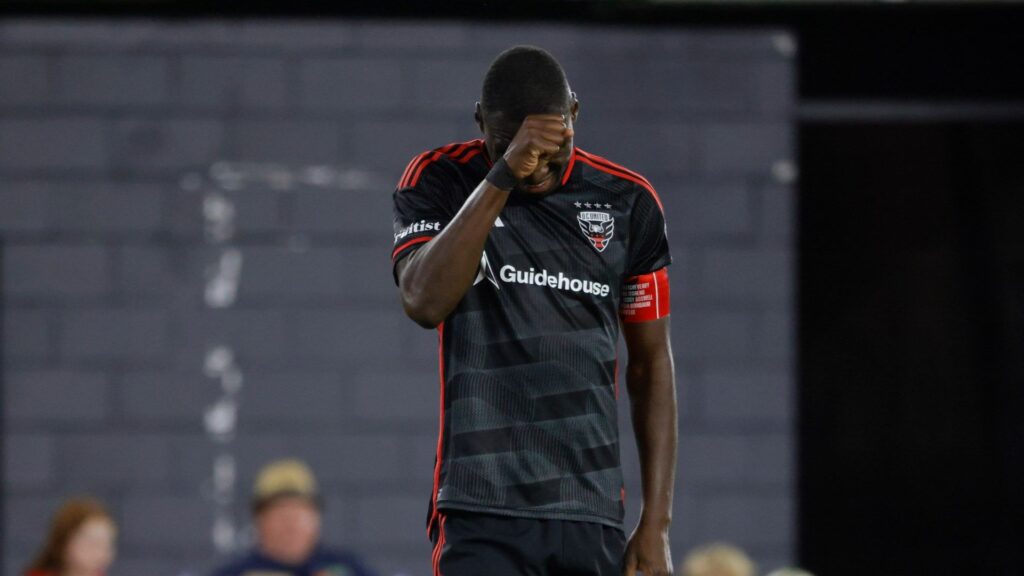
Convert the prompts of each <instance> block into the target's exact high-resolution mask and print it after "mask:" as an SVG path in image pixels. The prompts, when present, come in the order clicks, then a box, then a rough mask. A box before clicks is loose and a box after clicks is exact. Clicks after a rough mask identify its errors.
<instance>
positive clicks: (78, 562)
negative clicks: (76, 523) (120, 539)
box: [64, 518, 116, 576]
mask: <svg viewBox="0 0 1024 576" xmlns="http://www.w3.org/2000/svg"><path fill="white" fill-rule="evenodd" d="M115 532H116V531H115V529H114V525H113V524H112V523H111V522H110V520H107V519H106V518H91V519H89V520H86V521H85V523H83V524H82V526H81V527H80V528H79V529H78V531H77V532H75V534H74V536H72V537H71V539H70V540H68V547H67V550H66V551H65V555H64V559H65V564H66V566H67V572H68V573H69V574H74V575H75V576H98V575H100V574H103V573H104V572H106V570H107V568H109V567H110V564H111V562H113V561H114V538H115V536H116V533H115Z"/></svg>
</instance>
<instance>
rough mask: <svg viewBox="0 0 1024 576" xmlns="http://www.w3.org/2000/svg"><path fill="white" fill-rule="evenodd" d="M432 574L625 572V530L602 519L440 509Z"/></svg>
mask: <svg viewBox="0 0 1024 576" xmlns="http://www.w3.org/2000/svg"><path fill="white" fill-rule="evenodd" d="M439 514H440V522H439V524H438V526H439V528H440V529H438V530H434V531H433V536H432V538H431V541H432V542H433V543H434V547H433V557H432V560H431V561H432V569H433V572H431V574H432V575H433V576H549V575H558V576H621V574H622V564H623V561H622V560H623V554H624V553H625V551H626V535H625V534H624V533H623V532H622V530H620V529H619V528H614V527H612V526H608V525H605V524H600V523H598V522H580V521H576V520H548V519H544V518H519V517H515V516H500V515H497V514H484V513H480V512H468V511H464V510H439Z"/></svg>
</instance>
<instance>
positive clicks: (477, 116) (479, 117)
mask: <svg viewBox="0 0 1024 576" xmlns="http://www.w3.org/2000/svg"><path fill="white" fill-rule="evenodd" d="M481 110H482V109H481V108H480V103H479V102H477V103H476V111H475V112H473V119H474V120H476V125H477V127H478V128H480V133H481V134H483V133H484V115H483V113H482V112H481Z"/></svg>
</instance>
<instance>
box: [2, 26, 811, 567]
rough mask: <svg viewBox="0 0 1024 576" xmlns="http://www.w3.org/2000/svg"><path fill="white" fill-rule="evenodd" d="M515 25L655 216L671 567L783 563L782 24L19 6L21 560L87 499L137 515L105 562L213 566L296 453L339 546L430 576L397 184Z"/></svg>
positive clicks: (787, 198) (427, 355) (11, 409)
mask: <svg viewBox="0 0 1024 576" xmlns="http://www.w3.org/2000/svg"><path fill="white" fill-rule="evenodd" d="M517 43H534V44H537V45H540V46H542V47H544V48H547V49H549V50H550V51H552V52H553V53H554V54H555V56H556V57H558V58H559V59H560V60H561V62H562V63H563V65H564V66H565V68H566V70H567V73H568V76H569V79H570V82H571V83H572V85H573V88H574V90H575V91H576V92H577V93H578V94H579V97H580V100H581V104H582V111H581V116H580V121H579V124H578V137H577V143H578V145H579V146H581V147H582V148H584V149H587V150H589V151H592V152H595V153H598V154H601V155H603V156H606V157H608V158H609V159H611V160H613V161H616V162H619V163H622V164H625V165H626V166H628V167H630V168H633V169H635V170H637V171H639V172H641V173H643V174H645V175H646V176H647V177H648V178H649V179H650V180H651V181H652V182H653V183H654V185H655V187H656V188H658V190H659V193H660V195H661V197H662V198H663V200H664V203H665V206H666V211H667V216H668V223H669V238H670V240H671V243H672V250H673V253H674V257H675V263H674V265H673V266H672V267H671V275H672V286H673V291H674V302H673V308H674V310H673V311H674V313H673V340H674V344H675V353H676V367H677V375H678V376H677V378H678V386H679V390H680V392H681V410H680V422H681V423H680V427H681V431H682V435H681V443H680V472H679V484H678V487H677V499H676V509H675V519H676V522H675V527H674V531H673V548H674V552H675V554H676V556H677V558H681V557H682V555H683V552H684V551H685V550H686V549H687V548H689V547H690V546H691V545H693V544H696V543H700V542H704V541H707V540H711V539H725V540H729V541H732V542H736V543H738V544H740V545H742V546H744V547H745V548H746V549H747V550H748V551H749V552H750V553H751V555H752V556H753V557H754V558H755V560H757V561H758V562H759V563H760V564H762V565H763V566H765V567H766V568H767V567H771V566H774V565H778V564H781V563H784V562H787V561H789V560H790V559H792V558H793V556H794V552H795V550H794V547H795V541H794V531H795V526H794V523H795V514H796V509H795V469H794V458H795V456H794V446H795V439H794V437H793V430H794V426H795V422H794V413H795V408H794V397H795V391H794V381H795V378H794V365H793V359H794V350H795V345H794V342H793V325H794V304H793V302H794V296H793V286H794V281H793V272H794V271H793V267H794V257H793V243H794V236H793V229H794V219H793V214H794V191H793V182H794V180H795V177H796V167H795V165H794V137H793V133H794V119H793V112H794V99H795V97H794V85H795V66H794V58H795V56H796V54H797V49H798V47H797V45H796V41H795V39H794V37H793V36H791V35H790V34H789V33H788V32H786V31H785V30H784V29H779V28H765V27H756V28H745V29H736V30H729V29H718V30H694V29H685V28H658V29H630V28H623V27H609V26H597V25H584V26H574V25H569V24H529V25H527V24H521V25H500V24H497V23H473V24H469V23H459V22H433V23H423V24H418V23H412V22H391V21H386V20H369V21H368V20H359V21H345V20H338V21H331V22H316V23H314V22H311V21H278V22H274V21H270V20H217V19H198V20H179V21H173V20H167V21H150V20H144V19H140V20H117V21H113V20H81V19H51V20H33V19H27V18H21V19H8V20H5V21H3V22H2V23H0V82H2V89H0V242H2V260H3V267H2V274H3V284H2V292H3V294H2V298H3V307H2V308H3V309H2V313H3V347H2V351H3V417H4V422H3V432H4V471H3V496H4V503H3V506H4V512H3V521H4V542H3V545H4V551H5V553H4V570H5V572H4V573H5V574H8V575H11V576H13V575H15V574H16V573H17V570H18V569H19V568H20V567H22V566H23V563H24V562H25V561H26V560H27V555H28V554H29V553H31V551H32V550H33V549H34V548H35V547H36V546H37V544H38V542H39V540H40V538H41V537H42V535H43V533H44V530H45V523H46V521H47V520H48V517H49V515H50V513H51V512H52V510H53V509H54V507H55V506H56V504H57V502H58V501H59V500H60V499H62V498H63V497H65V496H67V495H70V494H74V493H79V492H88V493H92V494H95V495H98V496H100V497H102V498H103V499H104V500H105V501H106V502H107V503H109V504H110V505H111V507H112V508H113V510H114V513H115V516H116V518H117V520H118V521H119V523H120V524H121V528H122V537H121V549H120V552H121V558H120V560H119V561H118V562H117V563H116V565H115V570H114V572H113V574H114V576H126V575H136V574H154V575H156V574H167V575H170V574H180V573H183V572H191V573H200V572H202V571H203V570H205V569H206V568H207V567H209V566H210V565H211V563H212V562H214V561H215V560H216V559H217V558H219V557H220V556H219V554H220V553H219V552H218V549H217V547H216V546H215V533H214V526H215V525H217V526H219V531H217V532H216V534H217V535H218V536H217V538H219V542H220V544H221V545H222V546H228V545H230V544H231V543H232V542H236V541H244V540H245V538H246V533H245V531H244V524H245V522H244V521H245V519H246V515H245V511H246V501H247V497H248V494H249V490H250V486H251V482H252V476H253V474H254V471H255V470H256V469H257V468H258V467H259V466H260V465H262V464H263V463H265V462H266V461H267V460H269V459H271V458H275V457H279V456H286V455H288V456H291V455H294V456H298V457H301V458H304V459H306V460H307V461H308V462H309V463H310V464H311V465H312V466H313V468H314V470H315V471H316V472H317V473H318V475H319V477H320V480H321V483H322V485H323V488H324V491H325V493H326V494H327V508H326V519H325V520H326V521H325V535H326V538H327V540H328V541H332V542H337V543H341V544H344V545H348V546H351V547H354V548H356V549H358V550H362V551H364V552H366V553H367V555H368V559H369V560H370V561H371V563H373V564H374V565H376V566H377V567H379V568H380V569H381V571H382V573H384V574H389V575H390V574H397V573H404V574H409V575H421V574H426V573H427V572H428V570H429V568H428V566H429V560H428V550H429V543H428V542H427V540H426V538H425V537H424V534H423V523H424V515H425V512H426V507H427V498H428V496H429V491H430V485H431V470H432V461H433V458H432V456H433V452H434V445H435V442H436V433H437V417H438V409H437V399H438V389H437V376H436V361H437V359H436V335H435V334H434V333H432V332H428V331H424V330H422V329H420V328H418V327H417V326H416V325H415V324H413V323H412V322H411V321H409V320H407V319H406V318H405V317H404V316H403V314H402V312H401V309H400V306H399V304H398V302H397V298H396V293H395V288H394V286H393V283H392V279H391V274H390V271H389V266H390V262H389V260H388V254H389V251H390V247H391V243H390V242H391V212H390V194H391V191H392V189H393V186H394V183H395V182H396V181H397V179H398V177H399V176H400V174H401V171H402V169H403V168H404V167H405V164H406V162H407V161H408V160H409V159H410V158H411V157H412V156H413V155H414V154H415V153H418V152H420V151H422V150H424V149H427V148H432V147H436V146H439V145H442V144H445V143H448V142H451V141H454V140H462V139H469V138H473V137H476V134H477V131H476V127H475V125H474V124H473V122H472V106H473V102H474V101H475V100H476V99H477V96H478V93H479V85H480V82H481V79H482V76H483V73H484V71H485V70H486V67H487V65H488V64H489V62H490V60H491V59H492V58H493V56H494V55H496V54H497V53H498V52H499V51H500V50H502V49H503V48H506V47H508V46H510V45H513V44H517ZM622 408H623V410H622V412H621V414H622V418H621V421H622V427H623V431H624V436H623V444H622V447H623V462H624V466H625V469H626V473H627V490H628V502H627V510H628V518H627V521H628V525H629V527H631V526H632V523H633V522H634V521H635V519H636V516H637V512H638V504H639V500H638V496H639V494H640V490H639V475H638V464H637V457H636V454H635V446H634V443H633V438H632V435H631V433H630V432H629V422H628V419H627V415H626V411H625V408H627V404H626V402H625V398H624V399H623V402H622ZM232 415H234V416H235V417H234V418H233V417H232ZM232 471H233V472H234V474H232Z"/></svg>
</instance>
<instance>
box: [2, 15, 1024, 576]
mask: <svg viewBox="0 0 1024 576" xmlns="http://www.w3.org/2000/svg"><path fill="white" fill-rule="evenodd" d="M5 10H7V11H8V12H9V13H19V14H26V13H33V14H42V15H45V14H61V15H67V14H69V13H80V14H103V15H106V16H110V15H114V14H118V15H151V14H163V15H166V16H168V17H192V16H203V15H213V14H218V15H224V14H229V15H230V14H235V15H239V16H243V15H244V16H254V15H256V16H292V15H294V16H348V17H351V16H373V17H396V16H399V17H408V18H451V17H460V18H483V19H492V18H496V19H505V18H512V19H519V20H559V21H566V20H570V21H575V20H579V21H590V22H592V21H598V22H615V23H622V24H624V25H642V26H658V25H660V24H662V23H664V24H671V25H679V24H684V25H693V26H696V27H718V26H729V27H735V26H744V25H751V26H763V25H766V24H768V25H779V26H780V27H786V28H789V29H791V30H793V31H794V32H795V33H796V36H797V38H798V39H799V48H798V50H799V51H798V71H799V75H800V84H799V92H800V99H801V104H802V106H801V118H802V119H801V120H800V139H799V148H800V151H801V152H800V153H801V157H800V201H799V205H800V209H799V224H798V227H799V230H800V238H799V246H800V264H799V272H798V274H799V282H798V285H797V286H798V290H797V291H798V296H797V297H798V306H799V311H800V326H799V340H800V421H801V424H800V437H801V448H800V455H799V466H800V471H799V477H800V493H799V500H800V514H799V533H800V537H799V541H800V550H799V555H798V556H799V558H800V559H801V562H802V563H803V564H804V565H805V566H806V567H807V568H809V569H811V570H812V571H815V572H816V573H818V574H824V575H828V576H844V575H853V574H862V573H864V572H866V571H870V573H873V574H882V575H884V574H893V575H897V574H899V575H903V574H929V575H937V574H970V573H975V574H978V573H985V574H998V575H1001V574H1018V573H1020V572H1019V570H1020V566H1021V565H1022V560H1021V556H1020V554H1021V553H1020V551H1019V548H1018V542H1017V540H1019V524H1018V523H1017V519H1019V518H1020V517H1021V514H1022V513H1024V510H1022V502H1021V498H1022V497H1021V491H1020V489H1019V487H1020V486H1021V485H1024V477H1022V473H1021V469H1020V464H1019V462H1020V460H1021V448H1022V445H1024V442H1022V433H1021V424H1020V421H1021V418H1020V416H1021V414H1022V413H1024V401H1022V398H1021V396H1022V391H1021V389H1022V385H1021V382H1024V366H1022V364H1024V354H1022V352H1024V300H1022V298H1024V296H1022V286H1024V226H1022V224H1024V181H1022V180H1024V178H1022V175H1024V172H1022V171H1021V170H1020V168H1019V154H1020V150H1021V142H1022V141H1024V123H1022V122H1021V120H1022V119H1024V75H1021V74H1020V73H1019V60H1020V55H1021V54H1024V34H1021V33H1020V30H1021V29H1022V28H1021V22H1022V20H1024V19H1022V14H1024V12H1022V10H1021V8H1020V7H1018V6H1005V5H1000V6H995V5H973V6H943V5H928V6H922V5H899V6H891V5H867V4H864V5H856V6H847V7H836V6H817V5H816V6H796V5H787V6H784V7H765V6H758V5H743V6H711V5H698V6H664V5H658V6H652V5H646V4H628V5H627V4H622V3H614V2H612V3H599V2H568V3H563V4H560V5H557V6H556V5H554V4H544V5H540V4H535V3H521V4H516V5H515V6H512V7H509V6H501V7H499V6H498V5H496V4H494V5H487V4H483V5H481V4H477V3H472V4H469V3H457V2H456V3H445V5H444V6H443V7H438V6H428V5H424V4H418V3H408V4H405V5H395V4H387V3H385V4H380V3H377V4H374V5H373V6H370V5H353V4H348V3H346V4H345V6H344V10H345V12H339V10H341V8H340V7H335V8H332V9H330V10H327V11H324V9H323V8H322V7H319V6H317V5H315V4H311V3H305V4H304V3H289V4H287V5H285V4H282V3H255V4H253V3H248V4H245V5H244V6H243V5H241V4H237V5H236V4H219V5H210V4H206V5H199V4H187V3H186V4H182V3H161V2H136V3H114V2H111V3H105V4H93V3H88V4H86V3H73V2H33V3H28V2H8V3H7V4H6V7H5ZM867 104H872V105H875V107H874V108H871V109H868V108H867V107H866V105H867ZM879 104H880V105H881V107H882V108H883V109H884V111H885V112H884V114H880V113H879V108H878V105H879ZM830 105H836V106H837V107H836V108H829V106H830ZM911 109H913V111H914V112H913V118H911V117H910V116H911V112H910V111H911ZM829 110H833V111H838V112H829ZM922 110H923V111H924V112H923V113H922V112H921V111H922ZM811 112H813V113H811ZM833 113H834V114H835V115H837V116H839V115H842V116H845V117H844V118H842V119H839V118H830V117H829V116H830V115H831V114H833ZM851 115H852V116H854V117H855V118H854V119H853V120H851V119H850V116H851ZM880 116H884V118H882V117H880ZM681 521H682V522H685V519H682V520H681ZM1015 537H1016V539H1015Z"/></svg>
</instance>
